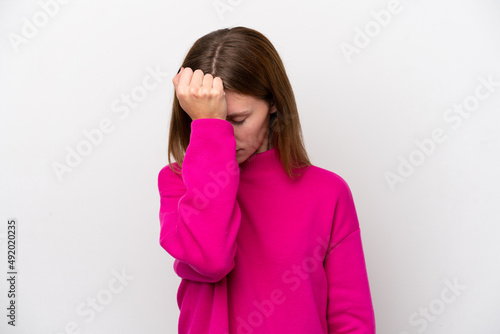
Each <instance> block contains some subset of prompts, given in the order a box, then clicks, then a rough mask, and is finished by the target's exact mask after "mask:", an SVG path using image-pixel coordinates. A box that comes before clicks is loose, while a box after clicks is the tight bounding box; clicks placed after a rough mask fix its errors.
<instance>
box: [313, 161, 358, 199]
mask: <svg viewBox="0 0 500 334" xmlns="http://www.w3.org/2000/svg"><path fill="white" fill-rule="evenodd" d="M304 175H307V179H308V181H309V182H312V183H314V184H315V185H316V186H317V187H319V189H323V190H324V191H328V192H333V193H334V194H336V195H339V196H346V195H348V196H351V189H350V188H349V185H348V184H347V181H346V180H345V179H344V178H343V177H342V176H340V175H339V174H337V173H335V172H333V171H330V170H328V169H325V168H321V167H318V166H315V165H310V166H309V168H308V170H307V172H306V173H305V174H304Z"/></svg>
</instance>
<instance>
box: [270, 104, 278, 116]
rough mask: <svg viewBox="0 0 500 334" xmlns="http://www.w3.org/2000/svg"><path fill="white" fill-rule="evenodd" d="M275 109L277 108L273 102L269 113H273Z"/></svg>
mask: <svg viewBox="0 0 500 334" xmlns="http://www.w3.org/2000/svg"><path fill="white" fill-rule="evenodd" d="M277 110H278V109H277V108H276V105H275V104H273V106H272V107H271V109H270V111H269V113H270V114H273V113H275V112H276V111H277Z"/></svg>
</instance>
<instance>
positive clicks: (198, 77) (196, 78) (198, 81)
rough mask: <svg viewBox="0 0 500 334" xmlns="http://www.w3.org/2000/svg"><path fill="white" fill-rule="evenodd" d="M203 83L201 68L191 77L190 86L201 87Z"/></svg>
mask: <svg viewBox="0 0 500 334" xmlns="http://www.w3.org/2000/svg"><path fill="white" fill-rule="evenodd" d="M202 84H203V71H202V70H200V69H197V70H196V71H194V73H193V76H192V78H191V82H190V83H189V85H190V86H192V87H196V88H199V87H201V85H202Z"/></svg>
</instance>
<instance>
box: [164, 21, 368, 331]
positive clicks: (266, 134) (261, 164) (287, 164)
mask: <svg viewBox="0 0 500 334" xmlns="http://www.w3.org/2000/svg"><path fill="white" fill-rule="evenodd" d="M173 83H174V86H175V92H176V94H175V95H176V96H174V102H173V108H172V118H171V121H170V135H169V136H170V137H169V144H168V158H169V165H167V166H165V167H164V168H162V169H161V171H160V172H159V175H158V188H159V192H160V197H161V206H160V223H161V231H160V244H161V246H162V247H163V248H164V249H165V250H166V251H167V252H168V253H169V254H170V255H171V256H173V257H174V259H175V261H174V270H175V272H176V274H177V275H178V276H179V277H181V278H182V281H181V283H180V286H179V290H178V294H177V303H178V306H179V309H180V317H179V324H178V329H179V333H196V334H204V333H214V334H215V333H216V334H221V333H231V334H239V333H273V334H274V333H283V334H284V333H286V334H291V333H301V334H306V333H308V334H310V333H358V334H372V333H375V320H374V312H373V307H372V301H371V296H370V289H369V284H368V276H367V272H366V267H365V260H364V255H363V249H362V243H361V237H360V229H359V224H358V219H357V215H356V211H355V206H354V202H353V198H352V195H351V192H350V189H349V187H348V185H347V184H346V182H345V181H344V180H343V179H342V178H341V177H340V176H339V175H337V174H335V173H333V172H331V171H328V170H325V169H322V168H319V167H316V166H314V165H312V164H311V163H310V161H309V159H308V157H307V153H306V150H305V148H304V145H303V142H302V134H301V127H300V122H299V117H298V112H297V106H296V103H295V98H294V94H293V91H292V87H291V85H290V83H289V80H288V77H287V75H286V72H285V68H284V66H283V63H282V61H281V59H280V57H279V55H278V53H277V52H276V50H275V48H274V47H273V45H272V44H271V42H270V41H269V40H268V39H267V38H266V37H265V36H263V35H262V34H261V33H259V32H257V31H255V30H253V29H249V28H245V27H235V28H231V29H220V30H217V31H213V32H211V33H209V34H207V35H205V36H203V37H201V38H200V39H198V40H197V41H196V42H195V43H194V45H193V46H192V48H191V49H190V50H189V52H188V54H187V55H186V58H185V60H184V62H183V64H182V67H181V70H180V71H179V72H178V73H177V75H176V76H175V77H174V78H173ZM184 152H185V153H184ZM170 155H172V156H173V157H174V158H175V160H176V162H174V163H171V162H170Z"/></svg>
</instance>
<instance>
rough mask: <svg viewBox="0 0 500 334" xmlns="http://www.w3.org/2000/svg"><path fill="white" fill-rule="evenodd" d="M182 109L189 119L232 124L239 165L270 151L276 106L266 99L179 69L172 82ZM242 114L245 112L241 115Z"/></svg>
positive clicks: (187, 70) (188, 69)
mask: <svg viewBox="0 0 500 334" xmlns="http://www.w3.org/2000/svg"><path fill="white" fill-rule="evenodd" d="M172 82H173V84H174V86H175V92H176V95H177V98H178V99H179V103H180V105H181V107H182V109H183V110H184V111H185V112H186V113H187V114H188V115H189V116H190V117H191V119H192V120H195V119H200V118H219V119H225V120H227V121H229V122H231V123H232V124H233V128H234V137H235V140H236V150H237V151H236V160H237V161H238V164H241V163H242V162H243V161H245V160H247V159H248V158H249V157H250V156H251V155H252V154H255V153H261V152H265V151H267V150H269V149H270V148H271V147H269V145H270V143H269V138H268V136H269V118H270V114H271V113H274V112H276V107H275V106H273V107H272V108H269V105H268V103H267V102H266V101H265V100H261V99H257V98H255V97H253V96H249V95H241V94H238V93H235V92H231V91H227V90H226V91H225V90H224V86H223V83H222V79H221V78H219V77H215V78H214V77H213V76H212V75H211V74H203V71H201V70H200V69H197V70H195V71H194V72H193V70H192V69H191V68H189V67H186V68H184V67H182V68H181V71H180V72H179V73H177V75H176V76H175V77H174V78H173V79H172ZM243 112H244V113H243Z"/></svg>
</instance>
